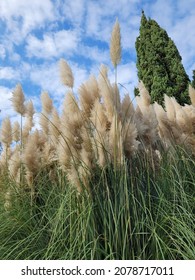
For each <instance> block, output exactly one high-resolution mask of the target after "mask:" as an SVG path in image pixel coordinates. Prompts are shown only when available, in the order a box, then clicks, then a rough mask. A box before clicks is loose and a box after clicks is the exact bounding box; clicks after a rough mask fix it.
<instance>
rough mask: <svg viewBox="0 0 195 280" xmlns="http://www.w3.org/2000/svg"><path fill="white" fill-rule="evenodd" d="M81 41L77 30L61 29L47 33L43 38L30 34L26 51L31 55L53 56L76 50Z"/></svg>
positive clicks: (40, 56)
mask: <svg viewBox="0 0 195 280" xmlns="http://www.w3.org/2000/svg"><path fill="white" fill-rule="evenodd" d="M78 41H79V35H78V34H77V32H76V31H74V30H73V31H72V30H61V31H58V32H53V33H46V34H44V35H43V39H42V40H41V39H38V38H37V37H35V36H33V35H30V36H29V37H28V39H27V46H26V51H27V55H28V56H29V57H33V56H35V57H39V58H45V59H49V58H53V57H60V56H61V55H62V54H64V53H66V54H70V53H72V52H74V51H75V49H76V48H77V45H78Z"/></svg>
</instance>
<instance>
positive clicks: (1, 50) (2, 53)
mask: <svg viewBox="0 0 195 280" xmlns="http://www.w3.org/2000/svg"><path fill="white" fill-rule="evenodd" d="M5 57H6V51H5V47H4V46H3V45H2V44H0V58H1V59H4V58H5Z"/></svg>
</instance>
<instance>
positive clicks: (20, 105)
mask: <svg viewBox="0 0 195 280" xmlns="http://www.w3.org/2000/svg"><path fill="white" fill-rule="evenodd" d="M11 101H12V104H13V108H14V110H15V111H16V112H17V113H19V114H20V115H21V116H23V115H24V114H25V111H26V108H25V104H24V102H25V97H24V93H23V90H22V86H21V85H20V84H18V85H17V86H16V88H15V90H14V92H13V94H12V98H11Z"/></svg>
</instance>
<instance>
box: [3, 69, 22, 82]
mask: <svg viewBox="0 0 195 280" xmlns="http://www.w3.org/2000/svg"><path fill="white" fill-rule="evenodd" d="M18 79H20V74H19V72H18V71H16V70H14V68H12V67H0V80H18Z"/></svg>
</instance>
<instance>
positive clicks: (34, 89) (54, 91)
mask: <svg viewBox="0 0 195 280" xmlns="http://www.w3.org/2000/svg"><path fill="white" fill-rule="evenodd" d="M142 9H144V11H145V14H146V16H147V17H151V18H153V19H155V20H156V21H157V22H158V23H159V24H160V26H161V27H163V28H164V29H166V31H167V32H168V35H169V36H170V37H171V38H172V39H173V40H174V42H175V44H176V45H177V47H178V50H179V52H180V54H181V56H182V58H183V65H184V67H185V69H186V72H187V74H188V75H189V76H190V78H191V76H192V70H193V69H195V28H194V26H195V0H151V1H149V0H148V1H146V0H120V1H119V0H107V1H106V0H96V1H95V0H72V1H71V0H70V1H66V0H42V1H40V0H31V1H28V0H0V109H1V113H0V120H1V119H2V118H4V117H6V116H10V117H11V118H12V119H16V118H17V116H16V114H15V113H14V111H13V109H12V107H11V103H10V100H9V99H10V97H11V92H12V90H13V89H14V87H15V86H16V84H17V83H21V84H22V87H23V90H24V92H25V95H26V98H27V99H31V100H33V102H34V105H35V107H36V108H37V109H38V110H39V106H40V98H39V96H40V94H41V92H42V91H48V93H49V95H50V96H51V97H52V99H53V100H54V102H55V105H56V106H57V107H60V104H61V103H62V99H63V97H64V95H65V92H66V88H64V86H62V84H61V82H60V78H59V68H58V62H59V59H60V58H64V59H65V60H67V61H68V63H69V64H70V66H71V67H72V70H73V73H74V76H75V87H74V92H75V93H76V92H77V89H78V87H79V85H80V84H81V83H82V82H84V81H85V80H87V78H88V77H89V75H90V74H92V73H93V74H95V75H97V74H98V69H99V67H100V65H101V63H104V64H106V65H108V66H109V67H110V72H109V75H110V79H111V80H112V79H113V80H114V74H113V67H112V65H111V63H110V55H109V43H110V34H111V31H112V27H113V24H114V22H115V20H116V18H118V20H119V22H120V26H121V35H122V47H123V52H122V55H123V57H122V61H121V64H120V66H119V70H118V81H119V82H120V83H121V84H123V85H124V86H125V87H126V88H127V90H128V91H129V93H130V95H131V96H133V89H134V86H136V85H137V72H136V51H135V40H136V37H137V36H138V34H139V25H140V18H141V10H142ZM124 91H125V90H124V89H122V92H121V94H123V93H124Z"/></svg>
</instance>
